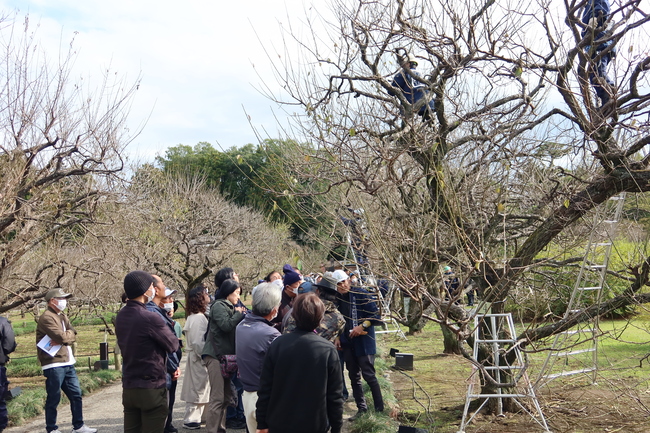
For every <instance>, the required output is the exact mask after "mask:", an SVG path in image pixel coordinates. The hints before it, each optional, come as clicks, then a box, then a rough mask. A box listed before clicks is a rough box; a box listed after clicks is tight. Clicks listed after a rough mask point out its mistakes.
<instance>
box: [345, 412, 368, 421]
mask: <svg viewBox="0 0 650 433" xmlns="http://www.w3.org/2000/svg"><path fill="white" fill-rule="evenodd" d="M366 412H368V411H367V410H360V411H358V412H357V413H355V414H354V415H352V416H351V417H350V418H348V421H356V420H357V419H359V418H360V417H362V416H364V415H365V414H366Z"/></svg>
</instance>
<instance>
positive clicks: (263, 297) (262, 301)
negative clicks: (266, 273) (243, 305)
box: [253, 283, 282, 317]
mask: <svg viewBox="0 0 650 433" xmlns="http://www.w3.org/2000/svg"><path fill="white" fill-rule="evenodd" d="M281 299H282V289H281V288H280V287H278V286H277V285H275V284H273V283H262V284H260V285H258V286H257V287H255V290H253V314H255V315H257V316H260V317H264V316H268V315H269V314H270V313H271V311H272V310H273V309H274V308H275V307H277V306H279V305H280V300H281Z"/></svg>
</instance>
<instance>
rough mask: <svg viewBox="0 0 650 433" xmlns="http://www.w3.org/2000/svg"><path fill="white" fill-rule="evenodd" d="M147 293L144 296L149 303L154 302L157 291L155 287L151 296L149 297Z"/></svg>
mask: <svg viewBox="0 0 650 433" xmlns="http://www.w3.org/2000/svg"><path fill="white" fill-rule="evenodd" d="M147 292H148V290H147ZM147 292H145V293H144V295H145V296H146V297H147V302H151V301H153V298H155V297H156V289H154V288H153V287H152V288H151V296H149V295H147Z"/></svg>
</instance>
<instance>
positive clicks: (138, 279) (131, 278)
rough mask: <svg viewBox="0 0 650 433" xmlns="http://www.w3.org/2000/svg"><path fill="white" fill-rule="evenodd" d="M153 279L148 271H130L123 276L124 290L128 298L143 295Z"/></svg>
mask: <svg viewBox="0 0 650 433" xmlns="http://www.w3.org/2000/svg"><path fill="white" fill-rule="evenodd" d="M152 283H154V279H153V277H152V276H151V274H150V273H149V272H145V271H132V272H129V273H128V274H126V277H124V292H125V293H126V297H127V298H128V299H135V298H137V297H138V296H142V295H144V293H145V292H146V291H147V289H149V286H151V284H152Z"/></svg>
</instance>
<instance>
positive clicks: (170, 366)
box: [144, 301, 182, 388]
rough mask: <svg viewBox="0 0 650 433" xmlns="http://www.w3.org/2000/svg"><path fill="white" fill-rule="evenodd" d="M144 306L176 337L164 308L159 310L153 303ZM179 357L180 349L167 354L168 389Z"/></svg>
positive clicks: (172, 321)
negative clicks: (158, 317) (160, 319)
mask: <svg viewBox="0 0 650 433" xmlns="http://www.w3.org/2000/svg"><path fill="white" fill-rule="evenodd" d="M144 306H145V308H146V309H147V310H149V311H151V312H152V313H156V314H158V315H160V317H161V318H162V319H163V321H164V322H165V325H167V326H168V327H169V329H171V331H172V332H173V333H174V335H176V330H175V329H174V320H173V319H172V318H171V317H169V316H168V315H167V311H166V310H165V309H164V308H160V307H159V306H158V305H156V304H155V303H154V302H153V301H149V302H147V303H146V304H144ZM179 344H180V343H179ZM181 356H182V351H181V349H180V348H179V349H178V350H176V351H174V352H171V353H169V354H167V361H166V366H167V374H169V377H168V378H167V387H168V388H169V387H170V386H171V376H172V375H173V374H174V373H175V372H176V370H177V369H178V367H179V365H180V364H181Z"/></svg>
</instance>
